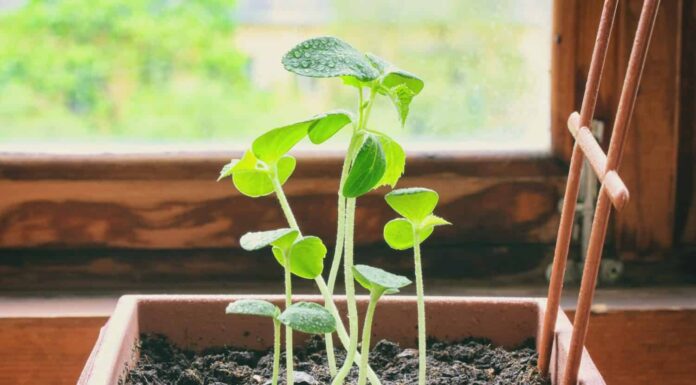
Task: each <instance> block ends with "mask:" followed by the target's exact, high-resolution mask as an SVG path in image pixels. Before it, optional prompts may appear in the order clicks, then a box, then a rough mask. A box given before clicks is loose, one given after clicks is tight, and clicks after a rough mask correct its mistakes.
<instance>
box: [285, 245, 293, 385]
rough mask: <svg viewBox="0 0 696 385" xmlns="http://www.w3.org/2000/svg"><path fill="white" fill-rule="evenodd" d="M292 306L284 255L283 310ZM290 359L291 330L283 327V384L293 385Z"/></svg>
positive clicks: (288, 272) (287, 262) (289, 275)
mask: <svg viewBox="0 0 696 385" xmlns="http://www.w3.org/2000/svg"><path fill="white" fill-rule="evenodd" d="M290 305H292V274H291V273H290V254H289V253H286V254H285V308H286V309H287V308H289V307H290ZM293 377H294V373H293V357H292V328H290V326H285V378H286V379H285V383H286V384H294V379H293Z"/></svg>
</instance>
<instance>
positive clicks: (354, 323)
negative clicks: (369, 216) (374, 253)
mask: <svg viewBox="0 0 696 385" xmlns="http://www.w3.org/2000/svg"><path fill="white" fill-rule="evenodd" d="M354 219H355V198H348V199H346V238H345V257H344V259H343V276H344V278H345V286H346V305H347V306H348V329H349V340H350V341H349V343H348V348H347V350H346V360H345V362H344V363H343V366H342V367H341V370H340V371H339V372H338V374H337V375H336V377H334V380H333V382H332V384H333V385H340V384H343V380H345V378H346V376H347V375H348V373H349V372H350V369H351V367H352V366H353V361H354V360H355V352H356V350H357V349H358V306H357V304H356V303H355V281H354V280H353V230H354V225H355V223H354Z"/></svg>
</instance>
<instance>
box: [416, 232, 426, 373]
mask: <svg viewBox="0 0 696 385" xmlns="http://www.w3.org/2000/svg"><path fill="white" fill-rule="evenodd" d="M413 259H414V264H415V270H416V296H417V302H418V385H425V372H426V371H425V365H426V361H425V353H426V352H425V345H426V341H425V298H424V294H423V270H422V268H421V252H420V239H418V230H417V229H416V227H415V226H413Z"/></svg>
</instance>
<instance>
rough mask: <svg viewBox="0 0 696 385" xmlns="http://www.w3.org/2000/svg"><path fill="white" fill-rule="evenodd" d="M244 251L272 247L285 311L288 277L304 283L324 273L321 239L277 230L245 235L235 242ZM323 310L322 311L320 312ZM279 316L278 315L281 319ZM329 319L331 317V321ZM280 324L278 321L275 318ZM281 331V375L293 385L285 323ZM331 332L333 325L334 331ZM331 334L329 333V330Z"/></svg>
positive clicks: (289, 296) (288, 303)
mask: <svg viewBox="0 0 696 385" xmlns="http://www.w3.org/2000/svg"><path fill="white" fill-rule="evenodd" d="M239 243H240V245H241V246H242V248H243V249H245V250H250V251H251V250H259V249H262V248H264V247H266V246H272V249H271V250H272V252H273V256H274V257H275V258H276V260H277V261H278V263H280V265H281V266H283V269H284V271H285V309H286V311H287V310H288V309H290V308H291V307H292V274H295V275H297V276H298V277H301V278H305V279H314V278H316V277H317V276H320V275H321V272H322V270H323V269H324V256H326V246H324V243H323V242H322V241H321V239H319V238H317V237H313V236H308V237H302V236H300V235H299V231H297V230H293V229H287V228H286V229H278V230H271V231H261V232H255V233H246V234H244V235H243V236H242V238H241V239H240V241H239ZM322 309H323V308H322ZM281 316H282V315H281ZM332 319H333V317H332ZM279 320H280V321H281V322H283V319H282V318H279ZM283 323H284V324H285V325H286V328H285V360H286V361H285V373H286V381H287V383H288V384H292V383H293V377H294V371H293V351H292V348H293V345H292V330H291V327H290V326H288V324H287V323H285V322H283ZM333 329H335V321H334V328H333ZM332 332H333V330H332Z"/></svg>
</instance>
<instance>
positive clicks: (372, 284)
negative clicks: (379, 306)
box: [353, 265, 411, 294]
mask: <svg viewBox="0 0 696 385" xmlns="http://www.w3.org/2000/svg"><path fill="white" fill-rule="evenodd" d="M353 274H354V276H355V280H356V281H358V283H359V284H360V286H362V287H364V288H365V289H367V290H369V291H370V292H374V291H377V292H380V293H384V292H386V293H387V294H393V293H398V292H399V289H401V288H402V287H404V286H407V285H410V284H411V280H410V279H408V278H406V277H404V276H401V275H396V274H392V273H390V272H387V271H384V270H382V269H379V268H377V267H372V266H367V265H355V266H353Z"/></svg>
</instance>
